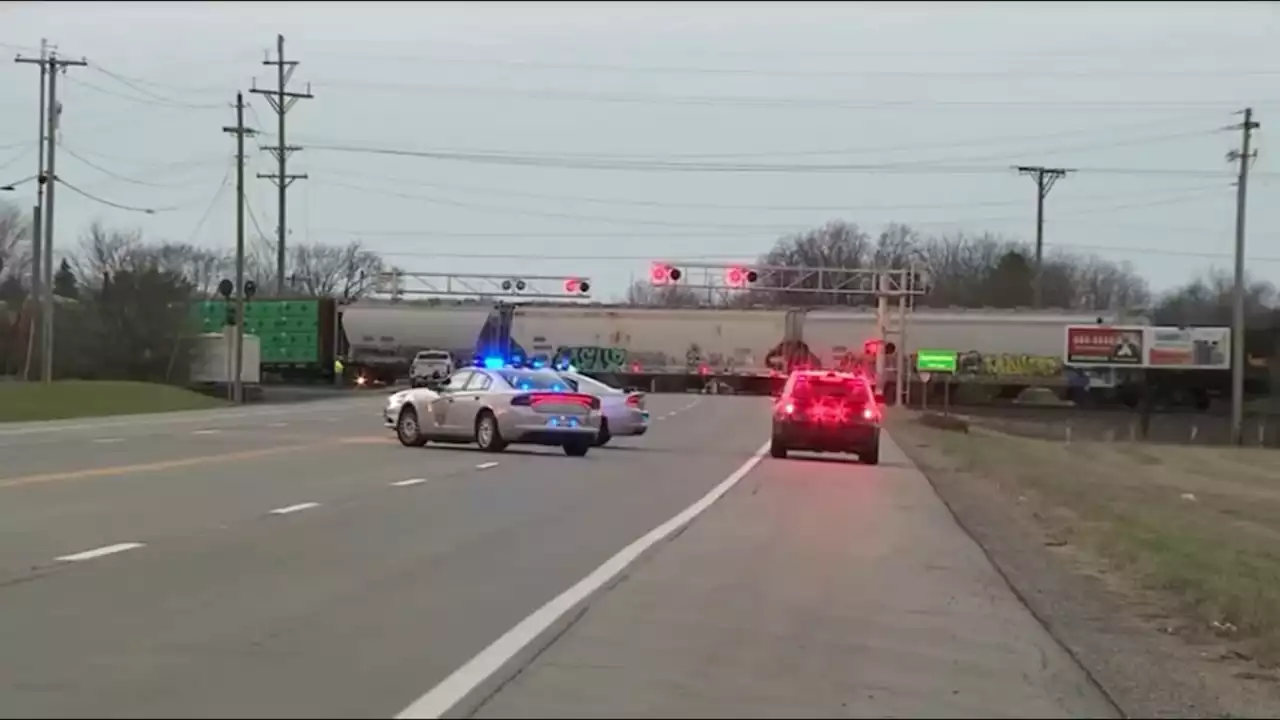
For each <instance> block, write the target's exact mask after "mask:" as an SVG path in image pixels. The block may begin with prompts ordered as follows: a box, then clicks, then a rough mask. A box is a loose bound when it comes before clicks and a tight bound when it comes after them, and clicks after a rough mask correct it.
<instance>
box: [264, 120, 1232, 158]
mask: <svg viewBox="0 0 1280 720" xmlns="http://www.w3.org/2000/svg"><path fill="white" fill-rule="evenodd" d="M1167 124H1169V121H1167V120H1165V121H1160V122H1158V123H1152V122H1146V123H1138V124H1130V125H1127V126H1103V127H1097V128H1093V129H1091V130H1070V131H1062V132H1057V133H1041V134H1039V135H1027V136H1013V137H1010V136H1008V135H1001V136H999V137H998V138H996V137H988V138H985V139H980V140H964V141H962V140H956V141H950V142H939V143H912V144H909V145H898V146H886V145H883V144H879V145H863V146H859V147H843V148H823V149H807V150H792V151H786V150H773V151H746V152H716V153H683V152H677V153H663V154H636V153H627V154H620V153H601V152H569V151H558V152H556V153H554V155H555V156H557V157H567V158H574V159H589V160H592V161H599V162H606V161H621V162H684V161H690V160H735V159H738V158H751V159H759V158H771V157H772V158H788V157H803V156H815V155H816V156H822V157H829V156H833V155H844V156H848V155H883V154H886V153H894V152H901V151H907V150H921V149H963V148H965V147H972V146H977V147H982V146H986V145H998V144H1008V143H1009V142H1010V141H1027V142H1035V143H1037V144H1038V146H1037V147H1036V148H1035V149H1034V151H1035V152H1040V153H1044V154H1049V155H1053V154H1057V153H1063V152H1074V151H1080V150H1094V149H1108V148H1115V147H1125V146H1132V145H1146V144H1154V143H1160V142H1167V141H1169V140H1177V139H1185V138H1189V137H1202V136H1205V137H1207V136H1210V135H1215V134H1217V133H1221V132H1224V131H1225V130H1227V129H1228V128H1225V127H1220V126H1219V127H1213V128H1208V127H1205V128H1200V129H1196V130H1181V131H1178V132H1173V133H1165V134H1161V135H1151V134H1143V135H1139V136H1134V137H1129V138H1120V139H1114V138H1113V139H1107V140H1094V141H1090V142H1083V143H1073V144H1068V145H1056V146H1051V147H1047V148H1046V147H1043V146H1042V145H1040V144H1041V143H1043V142H1044V141H1046V140H1049V139H1053V138H1059V137H1065V136H1072V135H1080V134H1086V133H1100V132H1114V131H1116V130H1120V129H1126V128H1150V127H1153V126H1155V125H1167ZM264 134H269V133H264ZM311 139H312V140H313V141H324V140H329V141H333V138H323V137H318V136H314V137H311ZM333 144H338V145H341V144H342V141H341V140H338V141H336V142H334V143H333ZM449 151H451V152H460V153H473V154H479V155H486V156H488V155H495V154H497V155H528V154H529V153H528V152H527V151H521V150H509V149H493V148H483V149H477V148H450V149H449ZM1024 152H1025V151H1024V150H1018V151H1016V152H1014V151H1010V152H1009V153H1000V154H995V155H992V154H986V155H981V156H976V157H973V156H970V157H948V158H934V159H932V160H929V161H927V162H931V163H936V162H982V161H989V160H992V159H995V160H1001V159H1004V158H1006V157H1007V155H1013V154H1023V153H1024ZM533 154H535V155H536V154H537V153H533ZM897 162H900V163H906V164H910V163H912V162H916V161H911V160H902V161H897Z"/></svg>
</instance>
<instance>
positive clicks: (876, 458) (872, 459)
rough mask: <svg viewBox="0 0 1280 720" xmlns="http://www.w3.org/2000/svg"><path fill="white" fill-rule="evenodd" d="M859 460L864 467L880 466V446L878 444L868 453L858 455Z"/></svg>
mask: <svg viewBox="0 0 1280 720" xmlns="http://www.w3.org/2000/svg"><path fill="white" fill-rule="evenodd" d="M858 460H859V462H861V463H862V464H863V465H879V464H880V444H879V443H876V444H875V445H872V446H871V449H869V450H867V451H866V452H860V453H858Z"/></svg>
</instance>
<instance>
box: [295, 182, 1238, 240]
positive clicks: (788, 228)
mask: <svg viewBox="0 0 1280 720" xmlns="http://www.w3.org/2000/svg"><path fill="white" fill-rule="evenodd" d="M315 182H316V183H317V184H320V186H332V187H339V188H344V190H352V191H356V192H369V193H374V195H379V196H390V197H401V199H404V200H413V201H417V202H429V204H433V205H445V206H452V208H462V209H468V210H481V211H485V213H495V214H503V215H522V217H536V218H552V219H563V220H582V222H599V223H609V224H625V225H640V227H663V228H676V229H684V228H703V229H727V231H758V232H769V231H772V232H778V233H787V232H796V231H799V229H803V228H797V227H796V225H795V224H776V225H771V224H765V223H699V222H671V220H657V219H650V218H625V217H617V215H584V214H573V213H556V211H545V210H529V209H521V208H508V206H503V205H493V204H486V202H465V201H458V200H452V199H448V197H440V196H439V195H413V193H406V192H398V191H392V190H383V188H370V187H365V186H358V184H351V183H343V182H334V181H320V179H316V181H315ZM1224 190H1225V186H1224ZM1203 195H1204V191H1203V190H1201V191H1197V192H1194V193H1190V192H1183V193H1178V195H1175V196H1166V197H1161V199H1153V200H1149V201H1139V202H1123V204H1106V205H1098V206H1089V208H1087V211H1089V213H1103V211H1108V210H1126V209H1133V208H1149V206H1157V205H1169V204H1175V202H1185V201H1187V200H1188V199H1190V197H1196V196H1203ZM1082 210H1083V209H1082ZM1021 219H1023V218H1021V217H1018V215H1014V217H1002V218H966V219H961V222H1007V220H1021ZM916 224H924V223H916Z"/></svg>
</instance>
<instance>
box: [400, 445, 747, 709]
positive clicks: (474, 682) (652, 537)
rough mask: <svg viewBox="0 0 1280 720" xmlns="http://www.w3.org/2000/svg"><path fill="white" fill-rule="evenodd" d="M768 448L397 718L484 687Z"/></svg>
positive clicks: (447, 705)
mask: <svg viewBox="0 0 1280 720" xmlns="http://www.w3.org/2000/svg"><path fill="white" fill-rule="evenodd" d="M767 452H769V443H767V442H766V443H765V444H764V445H761V446H760V449H759V450H757V451H756V452H755V454H753V455H752V456H751V458H750V459H748V460H747V461H746V462H745V463H743V464H742V467H740V468H738V469H737V470H735V471H733V474H732V475H730V476H729V477H727V478H725V479H724V480H723V481H722V482H721V483H720V484H719V485H717V486H715V488H713V489H712V490H711V492H709V493H707V494H706V495H704V496H703V497H702V499H700V500H698V501H697V502H695V503H694V504H692V505H690V506H689V507H687V508H685V509H684V510H683V511H681V512H680V514H679V515H676V516H675V517H673V518H671V519H670V520H668V521H666V522H665V523H663V524H661V525H659V526H658V527H656V528H654V529H653V530H650V531H649V532H648V534H646V535H644V536H643V537H641V538H639V539H638V540H636V541H635V542H633V543H631V544H630V545H628V546H627V547H625V548H623V549H622V550H620V551H619V552H618V554H616V555H614V556H613V557H611V558H609V559H608V560H607V561H606V562H605V563H604V564H603V565H601V566H600V567H598V568H596V569H595V570H593V571H592V572H591V574H590V575H587V576H586V577H585V578H583V579H582V580H579V581H578V583H577V584H575V585H574V586H573V587H571V588H569V589H568V590H565V591H564V592H563V593H561V594H560V595H559V596H558V597H556V598H555V599H553V600H551V601H550V602H548V603H547V604H546V605H543V606H542V607H540V608H538V609H537V610H536V611H534V613H533V614H532V615H530V616H529V617H527V618H525V619H524V620H521V621H520V623H519V624H517V625H516V626H515V627H513V628H511V629H510V630H508V631H507V632H506V634H504V635H503V636H502V637H500V638H498V639H497V640H495V641H494V642H493V643H492V644H491V645H489V647H487V648H485V649H484V650H481V651H480V653H479V654H478V655H476V656H475V657H473V658H471V659H470V660H468V661H467V663H466V664H465V665H463V666H462V667H460V668H458V669H457V670H455V671H454V672H453V674H451V675H449V677H447V678H445V679H444V680H443V681H441V682H440V684H438V685H436V686H435V687H433V688H431V689H430V690H428V691H427V693H426V694H425V695H423V696H422V697H420V698H418V699H417V700H415V701H414V702H413V703H412V704H411V705H409V707H407V708H405V709H404V710H403V711H401V712H400V714H399V715H397V716H396V718H397V720H400V719H401V718H406V719H407V718H439V717H443V716H444V714H445V713H447V712H449V710H450V709H452V708H453V706H455V705H457V704H458V703H459V702H461V701H462V700H463V699H464V698H466V697H467V695H468V694H470V693H471V692H472V691H474V690H475V689H476V688H478V687H480V685H481V684H482V683H484V682H485V681H486V680H488V679H489V678H490V677H491V676H493V674H494V673H496V672H498V671H499V670H501V669H502V666H503V665H505V664H507V663H508V662H510V661H511V660H512V659H513V658H515V657H516V656H517V655H518V654H519V653H520V652H521V651H522V650H523V649H524V648H525V647H527V646H528V645H529V644H530V643H532V642H535V641H536V640H537V639H538V636H540V635H541V634H542V633H544V632H546V631H547V629H548V628H550V627H552V626H553V625H554V624H555V623H556V621H558V620H559V619H560V618H561V617H563V616H564V615H566V614H567V613H569V612H572V611H573V609H574V608H576V607H577V606H578V605H579V604H581V603H582V602H583V601H585V600H587V599H588V598H589V597H591V595H592V594H594V593H595V592H596V591H598V590H599V589H600V588H602V587H604V586H605V585H607V584H608V583H609V582H611V581H612V580H613V579H614V578H616V577H617V576H618V575H620V574H622V572H623V571H624V570H626V569H627V567H628V566H629V565H631V563H633V562H635V560H636V559H637V558H639V557H640V556H641V555H642V554H643V553H644V552H645V551H646V550H648V549H649V548H651V547H653V546H654V545H657V544H658V543H660V542H662V541H663V540H665V539H667V538H668V537H669V536H671V535H672V534H673V533H675V532H676V531H677V530H679V529H680V528H682V527H684V526H685V525H687V524H689V523H690V522H692V521H693V520H694V519H695V518H697V517H698V516H699V515H701V514H702V513H703V512H705V511H706V509H707V508H709V507H711V505H712V504H713V503H715V501H717V500H719V499H720V498H721V497H722V496H723V495H724V494H725V493H727V492H729V491H730V490H732V489H733V487H734V486H735V485H737V484H738V483H739V482H740V481H741V480H742V478H744V477H746V476H747V473H749V472H751V470H752V469H753V468H754V467H755V466H756V464H757V463H759V462H760V460H761V458H763V457H764V455H765V453H767Z"/></svg>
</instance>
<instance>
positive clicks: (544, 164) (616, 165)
mask: <svg viewBox="0 0 1280 720" xmlns="http://www.w3.org/2000/svg"><path fill="white" fill-rule="evenodd" d="M309 147H310V148H311V149H312V150H316V151H325V152H339V153H354V154H363V155H387V156H396V157H416V158H423V159H429V160H449V161H455V162H465V163H475V164H484V165H504V166H513V167H515V166H519V167H537V168H554V169H564V170H615V171H632V172H700V173H743V174H746V173H779V174H788V173H790V174H798V173H864V172H874V173H906V174H921V175H980V174H991V173H1001V174H1007V173H1008V172H1009V168H1008V167H1007V166H999V165H986V166H979V165H972V166H970V165H946V164H942V163H937V162H927V161H915V162H911V161H904V162H897V163H821V164H820V163H807V164H806V163H787V164H784V163H773V164H764V163H734V164H731V163H718V164H713V163H690V162H659V161H621V160H609V159H601V160H593V159H590V158H587V157H582V156H579V157H567V156H564V155H551V154H543V155H536V154H517V153H498V152H492V153H481V152H463V151H449V150H406V149H397V148H379V147H368V146H359V145H310V146H309ZM1078 170H1079V171H1080V172H1088V173H1091V174H1099V175H1102V174H1106V175H1181V176H1188V177H1224V178H1225V177H1227V175H1226V174H1225V173H1224V171H1223V170H1221V169H1218V170H1193V169H1181V168H1123V167H1087V168H1086V167H1082V168H1078ZM1261 174H1262V173H1259V175H1261Z"/></svg>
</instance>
